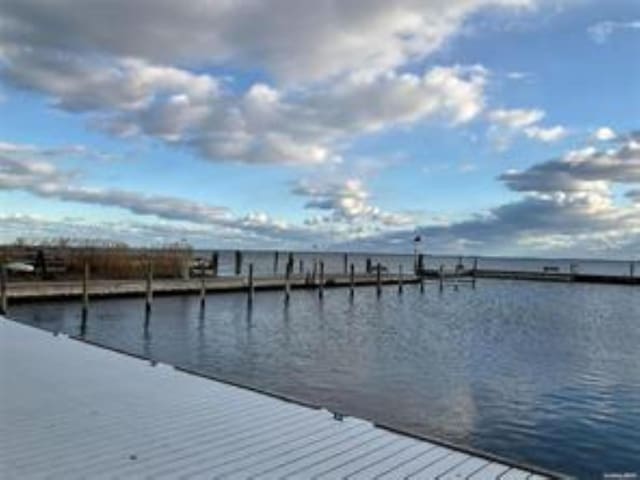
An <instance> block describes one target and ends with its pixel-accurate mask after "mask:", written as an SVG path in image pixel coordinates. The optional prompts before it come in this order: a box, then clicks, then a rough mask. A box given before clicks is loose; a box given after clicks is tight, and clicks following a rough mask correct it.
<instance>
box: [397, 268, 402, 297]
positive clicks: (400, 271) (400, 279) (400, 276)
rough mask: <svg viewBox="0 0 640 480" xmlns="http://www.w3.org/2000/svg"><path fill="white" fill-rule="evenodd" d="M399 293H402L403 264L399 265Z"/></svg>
mask: <svg viewBox="0 0 640 480" xmlns="http://www.w3.org/2000/svg"><path fill="white" fill-rule="evenodd" d="M398 293H399V294H402V265H398Z"/></svg>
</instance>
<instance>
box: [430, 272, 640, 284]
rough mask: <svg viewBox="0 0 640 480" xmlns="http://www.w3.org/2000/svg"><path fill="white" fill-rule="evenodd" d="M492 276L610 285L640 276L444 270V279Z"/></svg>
mask: <svg viewBox="0 0 640 480" xmlns="http://www.w3.org/2000/svg"><path fill="white" fill-rule="evenodd" d="M422 276H424V277H425V278H434V279H435V278H439V277H440V271H439V270H433V269H429V270H423V271H422ZM464 277H468V278H493V279H497V280H529V281H536V282H576V283H602V284H611V285H640V276H633V277H632V276H629V275H599V274H593V273H562V272H533V271H514V270H481V269H478V270H468V269H467V270H461V271H457V272H456V271H448V272H444V278H445V279H454V278H464Z"/></svg>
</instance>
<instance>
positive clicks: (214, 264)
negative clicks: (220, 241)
mask: <svg viewBox="0 0 640 480" xmlns="http://www.w3.org/2000/svg"><path fill="white" fill-rule="evenodd" d="M211 276H212V277H217V276H218V252H213V253H212V254H211Z"/></svg>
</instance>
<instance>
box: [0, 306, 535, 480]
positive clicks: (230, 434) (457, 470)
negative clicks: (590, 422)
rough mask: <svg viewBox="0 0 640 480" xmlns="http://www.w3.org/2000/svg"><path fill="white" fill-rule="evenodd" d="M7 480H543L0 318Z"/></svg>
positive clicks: (2, 467)
mask: <svg viewBox="0 0 640 480" xmlns="http://www.w3.org/2000/svg"><path fill="white" fill-rule="evenodd" d="M0 478H3V479H32V478H34V479H35V478H49V479H57V478H60V479H74V478H91V479H93V478H234V479H244V478H260V479H280V478H298V479H307V478H323V479H342V478H353V479H369V478H385V479H399V478H416V479H418V478H442V479H449V478H450V479H461V478H469V479H474V480H480V479H497V478H504V479H539V478H546V477H545V475H542V474H540V473H533V471H531V470H527V469H525V468H517V467H514V466H510V465H508V464H507V463H506V462H503V461H497V460H492V459H489V458H484V457H482V456H477V455H473V454H469V453H465V452H462V451H458V450H456V449H455V448H449V447H447V446H443V445H440V444H437V443H432V442H428V441H424V440H421V439H416V438H413V437H409V436H404V435H401V434H398V433H394V432H391V431H389V430H386V429H383V428H379V427H376V426H375V425H373V424H371V423H369V422H366V421H363V420H359V419H356V418H350V417H345V418H344V419H341V420H340V419H335V418H334V416H333V415H332V414H331V413H330V412H328V411H326V410H322V409H316V408H310V407H306V406H302V405H299V404H296V403H292V402H288V401H284V400H281V399H278V398H274V397H271V396H268V395H264V394H261V393H258V392H254V391H250V390H246V389H244V388H239V387H235V386H232V385H229V384H226V383H221V382H217V381H213V380H210V379H205V378H202V377H198V376H195V375H190V374H187V373H184V372H182V371H179V370H177V369H174V368H173V367H170V366H167V365H162V364H157V365H155V366H151V365H150V363H149V362H148V361H144V360H142V359H138V358H135V357H131V356H127V355H123V354H119V353H117V352H113V351H110V350H107V349H101V348H97V347H94V346H92V345H89V344H86V343H84V342H81V341H77V340H74V339H71V338H68V337H66V336H64V335H61V334H60V335H57V336H54V335H53V334H51V333H48V332H45V331H42V330H38V329H35V328H33V327H28V326H25V325H21V324H19V323H16V322H13V321H11V320H7V319H5V318H3V317H0Z"/></svg>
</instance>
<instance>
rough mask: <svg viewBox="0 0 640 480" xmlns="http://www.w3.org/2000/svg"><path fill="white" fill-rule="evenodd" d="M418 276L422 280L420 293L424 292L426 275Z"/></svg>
mask: <svg viewBox="0 0 640 480" xmlns="http://www.w3.org/2000/svg"><path fill="white" fill-rule="evenodd" d="M418 278H419V281H420V293H424V277H423V276H422V275H420V276H419V277H418Z"/></svg>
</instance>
